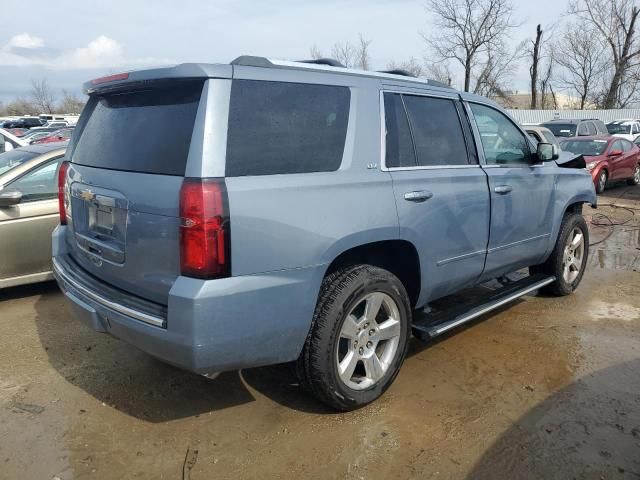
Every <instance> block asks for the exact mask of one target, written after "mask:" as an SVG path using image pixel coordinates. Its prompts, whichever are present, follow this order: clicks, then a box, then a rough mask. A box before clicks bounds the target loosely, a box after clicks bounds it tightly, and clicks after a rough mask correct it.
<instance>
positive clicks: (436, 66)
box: [425, 62, 454, 86]
mask: <svg viewBox="0 0 640 480" xmlns="http://www.w3.org/2000/svg"><path fill="white" fill-rule="evenodd" d="M425 76H427V77H429V78H433V79H434V80H437V81H438V82H440V83H444V84H445V85H448V86H451V85H452V84H453V81H454V77H453V73H452V72H451V65H449V63H448V62H438V63H427V64H426V66H425Z"/></svg>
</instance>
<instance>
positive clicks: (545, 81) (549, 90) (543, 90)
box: [540, 58, 557, 110]
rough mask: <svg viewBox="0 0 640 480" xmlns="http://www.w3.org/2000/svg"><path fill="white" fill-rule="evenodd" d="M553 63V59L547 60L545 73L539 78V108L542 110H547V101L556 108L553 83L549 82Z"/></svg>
mask: <svg viewBox="0 0 640 480" xmlns="http://www.w3.org/2000/svg"><path fill="white" fill-rule="evenodd" d="M553 63H554V62H553V58H551V59H549V63H548V64H547V68H546V69H545V73H544V75H543V77H542V78H540V108H542V109H543V110H546V109H547V108H549V100H551V104H552V106H553V107H554V108H555V107H557V101H556V96H555V93H554V92H553V83H552V82H551V75H552V74H553Z"/></svg>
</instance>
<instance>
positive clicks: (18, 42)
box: [2, 32, 44, 52]
mask: <svg viewBox="0 0 640 480" xmlns="http://www.w3.org/2000/svg"><path fill="white" fill-rule="evenodd" d="M42 47H44V40H42V39H41V38H40V37H34V36H33V35H29V34H28V33H26V32H25V33H21V34H19V35H14V36H13V37H11V38H10V39H9V41H8V42H7V43H6V45H4V46H3V47H2V50H3V51H5V52H11V51H13V50H15V49H21V48H42Z"/></svg>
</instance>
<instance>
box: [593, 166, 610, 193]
mask: <svg viewBox="0 0 640 480" xmlns="http://www.w3.org/2000/svg"><path fill="white" fill-rule="evenodd" d="M608 179H609V175H608V174H607V171H606V170H602V171H601V172H600V175H598V181H597V182H596V193H598V194H600V193H602V192H604V189H605V188H607V180H608Z"/></svg>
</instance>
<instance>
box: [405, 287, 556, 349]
mask: <svg viewBox="0 0 640 480" xmlns="http://www.w3.org/2000/svg"><path fill="white" fill-rule="evenodd" d="M555 279H556V277H553V276H548V275H543V274H536V275H531V276H528V277H525V278H523V279H521V280H518V281H515V282H513V283H509V284H507V285H505V286H503V287H502V288H498V289H496V290H488V291H487V293H486V294H484V295H483V296H482V297H481V298H479V299H475V300H473V301H472V302H468V301H467V302H462V303H461V302H456V304H455V305H454V306H453V307H451V308H447V309H444V310H441V311H438V312H436V313H428V314H415V317H414V321H413V324H412V328H413V332H414V334H415V335H416V336H417V337H418V338H420V339H422V340H425V341H426V340H429V339H431V338H434V337H437V336H438V335H442V334H443V333H445V332H447V331H449V330H451V329H452V328H455V327H457V326H459V325H462V324H463V323H466V322H468V321H470V320H473V319H474V318H477V317H479V316H481V315H484V314H485V313H487V312H490V311H491V310H495V309H496V308H499V307H501V306H502V305H505V304H506V303H509V302H512V301H514V300H516V299H518V298H520V297H522V296H523V295H526V294H527V293H531V292H533V291H535V290H538V289H539V288H542V287H544V286H545V285H549V284H550V283H552V282H554V281H555Z"/></svg>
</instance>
